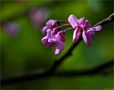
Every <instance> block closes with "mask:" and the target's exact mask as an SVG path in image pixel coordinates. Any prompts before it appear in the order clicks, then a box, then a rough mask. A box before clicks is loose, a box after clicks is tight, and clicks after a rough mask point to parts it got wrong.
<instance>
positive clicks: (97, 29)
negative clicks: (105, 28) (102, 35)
mask: <svg viewBox="0 0 114 90" xmlns="http://www.w3.org/2000/svg"><path fill="white" fill-rule="evenodd" d="M101 29H102V26H101V25H98V26H95V27H91V28H90V29H89V30H88V31H87V32H90V31H94V32H95V31H100V30H101Z"/></svg>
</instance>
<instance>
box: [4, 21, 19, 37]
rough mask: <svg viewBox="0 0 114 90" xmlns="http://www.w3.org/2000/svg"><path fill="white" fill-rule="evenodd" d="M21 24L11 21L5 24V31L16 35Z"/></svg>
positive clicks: (10, 34)
mask: <svg viewBox="0 0 114 90" xmlns="http://www.w3.org/2000/svg"><path fill="white" fill-rule="evenodd" d="M19 30H20V26H19V24H17V23H15V22H9V23H6V24H5V25H4V31H5V32H6V34H7V35H9V36H16V35H17V34H18V33H19Z"/></svg>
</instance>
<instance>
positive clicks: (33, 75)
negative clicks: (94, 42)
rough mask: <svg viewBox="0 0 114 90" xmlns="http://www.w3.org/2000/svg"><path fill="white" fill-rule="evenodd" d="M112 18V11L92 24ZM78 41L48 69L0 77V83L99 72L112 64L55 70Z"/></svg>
mask: <svg viewBox="0 0 114 90" xmlns="http://www.w3.org/2000/svg"><path fill="white" fill-rule="evenodd" d="M113 20H114V13H112V14H111V15H110V16H109V17H108V18H106V19H104V20H102V21H100V22H99V23H97V24H95V25H94V26H96V25H102V26H103V25H105V24H107V23H110V22H112V21H113ZM80 41H81V38H80V39H79V40H78V42H77V43H74V44H72V45H71V47H70V49H69V50H68V51H67V52H66V53H65V55H63V56H62V57H61V58H60V59H59V60H56V61H55V62H54V64H53V65H52V67H51V68H50V69H49V70H43V71H42V72H36V73H33V72H31V73H30V74H22V75H20V76H16V77H12V78H9V79H2V80H1V82H0V83H1V84H2V85H5V84H11V83H17V82H22V81H28V80H33V79H37V78H41V77H43V78H44V77H48V76H70V75H92V74H96V73H100V72H101V71H102V70H103V68H107V67H109V66H113V64H114V61H110V62H108V63H106V64H103V65H100V66H97V67H95V68H93V69H90V70H80V71H75V72H61V73H60V72H59V73H57V72H55V71H56V69H57V68H58V67H59V66H60V65H61V64H62V62H63V61H64V60H65V59H66V58H67V57H69V56H70V55H72V52H73V50H74V49H75V48H76V47H77V46H78V44H79V43H80Z"/></svg>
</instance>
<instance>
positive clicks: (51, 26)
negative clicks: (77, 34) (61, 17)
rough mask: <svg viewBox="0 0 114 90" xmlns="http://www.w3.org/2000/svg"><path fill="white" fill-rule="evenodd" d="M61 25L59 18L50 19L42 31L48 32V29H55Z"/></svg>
mask: <svg viewBox="0 0 114 90" xmlns="http://www.w3.org/2000/svg"><path fill="white" fill-rule="evenodd" d="M56 27H59V25H58V21H57V20H48V21H47V23H46V26H44V27H43V29H42V31H41V32H42V33H43V34H46V33H47V30H48V29H51V30H53V29H54V28H56Z"/></svg>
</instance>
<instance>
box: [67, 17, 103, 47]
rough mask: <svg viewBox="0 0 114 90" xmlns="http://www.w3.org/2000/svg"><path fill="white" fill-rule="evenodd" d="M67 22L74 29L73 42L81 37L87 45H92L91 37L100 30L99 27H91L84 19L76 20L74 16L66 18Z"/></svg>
mask: <svg viewBox="0 0 114 90" xmlns="http://www.w3.org/2000/svg"><path fill="white" fill-rule="evenodd" d="M68 22H69V23H70V25H71V26H72V27H73V28H74V29H75V30H74V33H73V42H74V43H76V42H77V41H78V39H79V37H80V36H81V35H82V38H83V40H84V42H85V43H86V44H87V45H91V44H92V36H93V35H94V34H95V32H96V31H100V30H101V29H102V27H101V25H98V26H94V27H91V24H90V22H89V21H88V20H86V19H85V18H84V17H83V18H80V19H77V18H76V17H75V16H74V15H70V16H69V17H68Z"/></svg>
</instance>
